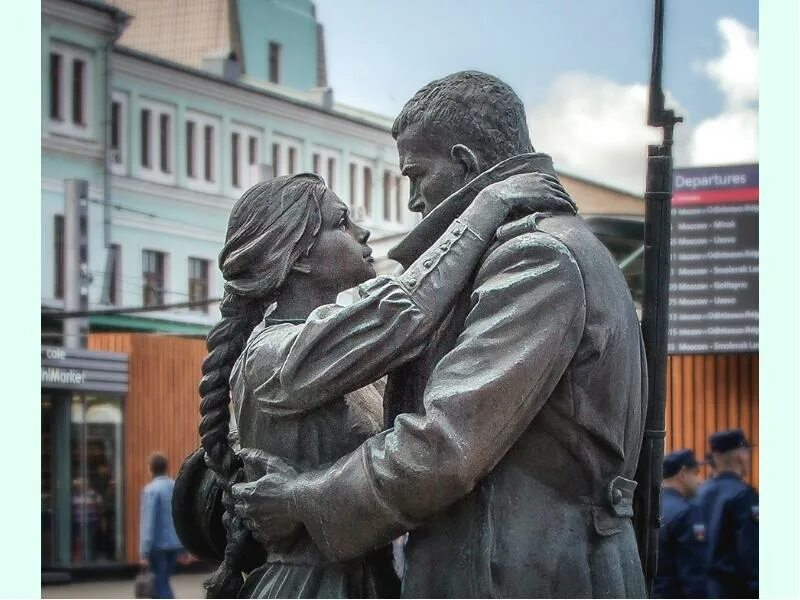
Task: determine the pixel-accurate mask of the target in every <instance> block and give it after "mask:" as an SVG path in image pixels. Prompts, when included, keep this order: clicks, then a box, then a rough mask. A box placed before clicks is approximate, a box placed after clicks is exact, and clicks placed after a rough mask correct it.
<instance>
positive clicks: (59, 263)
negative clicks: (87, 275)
mask: <svg viewBox="0 0 800 600" xmlns="http://www.w3.org/2000/svg"><path fill="white" fill-rule="evenodd" d="M53 225H54V227H55V231H54V235H53V242H54V244H53V255H54V259H55V260H54V261H53V266H54V274H55V281H54V290H55V293H54V294H53V295H54V296H55V297H56V298H63V297H64V215H56V216H55V221H54V223H53Z"/></svg>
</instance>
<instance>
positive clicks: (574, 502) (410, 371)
mask: <svg viewBox="0 0 800 600" xmlns="http://www.w3.org/2000/svg"><path fill="white" fill-rule="evenodd" d="M526 171H527V172H530V171H539V172H543V171H544V172H549V173H553V170H552V163H551V161H550V160H549V157H547V156H545V155H541V154H532V155H523V156H519V157H514V158H512V159H509V160H508V161H504V162H503V163H500V164H499V165H496V166H495V167H493V168H492V169H491V170H490V171H487V172H486V173H484V174H482V175H481V176H479V177H478V178H477V179H476V180H473V182H471V183H470V184H469V185H468V186H467V187H466V188H464V189H462V190H460V191H459V192H457V193H456V194H454V195H453V196H451V197H450V198H448V199H447V200H445V202H444V203H443V204H442V205H440V206H439V207H437V208H436V209H435V210H434V211H432V212H431V214H430V215H428V217H426V219H424V220H423V221H422V223H421V226H420V227H418V230H419V231H417V230H415V232H412V233H411V234H410V237H409V238H408V240H407V241H406V242H404V245H403V247H402V248H400V250H398V251H397V252H395V256H396V257H398V258H399V259H400V260H401V262H404V263H405V264H410V263H411V261H412V260H413V259H415V258H417V256H419V255H420V254H422V253H421V252H419V251H417V250H416V248H424V247H427V245H428V244H430V243H431V241H432V240H435V239H436V238H437V237H438V234H439V233H441V232H444V231H445V229H446V228H447V227H448V226H450V227H451V228H452V225H451V223H452V219H453V218H454V217H455V216H456V215H457V214H458V213H459V211H460V210H462V209H463V206H465V205H466V204H468V203H469V202H470V201H471V199H472V198H473V197H474V196H475V194H476V193H477V192H478V190H480V189H481V188H482V187H484V186H486V185H487V184H488V183H491V182H492V181H496V180H498V179H502V178H504V177H506V176H508V175H510V174H514V173H520V172H526ZM550 209H552V210H550ZM456 231H457V232H460V228H456ZM415 235H416V236H417V237H419V236H427V239H422V240H419V239H418V240H415V237H414V236H415ZM456 237H457V236H456ZM454 239H455V238H454ZM457 247H458V246H457V244H455V243H453V244H452V248H451V245H450V244H449V243H447V242H445V243H442V244H441V246H440V247H438V248H433V250H434V251H435V252H437V253H438V254H436V255H433V256H432V257H431V259H430V260H428V261H425V262H423V263H420V262H419V261H418V262H416V263H414V266H413V267H412V268H410V269H409V270H407V271H406V272H405V273H404V274H403V275H402V276H400V277H399V278H398V279H397V284H398V288H397V289H398V290H399V289H400V288H403V289H404V290H405V292H406V293H405V294H402V293H395V295H394V296H392V297H387V299H384V300H381V302H384V305H383V312H382V313H381V315H382V316H381V317H380V319H379V321H380V322H376V321H375V314H376V313H375V311H374V310H373V311H371V312H370V313H369V314H370V315H371V316H370V317H369V318H368V319H366V320H363V319H364V315H363V314H359V311H358V309H343V313H342V314H340V315H339V317H337V323H336V328H335V331H334V330H333V329H328V330H327V333H328V334H333V333H335V332H336V331H338V332H343V331H350V332H353V336H354V337H352V341H355V342H358V343H363V344H364V345H365V347H366V346H368V347H369V348H370V350H369V352H359V351H357V350H356V353H355V355H353V354H352V349H351V350H347V349H346V347H345V346H341V347H340V346H337V345H336V344H333V343H330V340H332V339H333V338H334V337H336V336H335V335H333V336H331V335H328V336H327V337H326V326H325V325H324V324H322V323H317V324H314V323H313V318H312V319H310V321H312V325H311V327H312V328H313V327H317V333H318V335H309V333H310V332H311V331H313V329H310V328H309V325H308V324H307V325H306V326H304V330H305V333H304V334H303V335H299V336H298V335H294V334H291V332H289V331H288V330H287V331H286V333H287V335H288V337H287V338H286V339H285V340H283V341H281V343H279V344H272V345H270V350H269V352H267V353H266V354H265V355H264V356H263V357H262V359H263V361H264V362H262V363H261V364H267V363H269V364H274V363H275V362H276V361H277V362H278V363H282V365H281V366H280V367H279V368H278V370H277V372H273V373H272V374H271V375H270V376H269V377H267V378H261V379H260V380H259V384H260V387H259V388H258V390H257V391H256V396H257V397H259V398H260V399H261V406H262V407H266V408H269V407H270V403H271V402H272V406H273V407H274V408H275V409H280V406H279V404H280V400H279V399H286V398H289V397H294V398H298V397H302V396H304V394H303V393H302V392H303V390H304V389H305V390H306V391H307V392H308V395H306V396H305V397H307V398H310V399H313V398H315V397H317V392H318V391H319V390H320V389H324V387H325V386H328V385H333V387H334V388H335V389H340V388H342V387H347V386H352V387H354V386H355V385H357V384H364V383H366V382H367V381H366V380H365V381H359V377H361V376H363V378H365V379H368V378H369V377H372V378H373V379H374V378H375V377H376V376H379V375H380V374H382V373H381V372H380V371H381V369H382V368H383V367H386V366H388V367H389V368H393V369H395V370H394V371H393V372H391V373H390V377H389V384H388V386H387V391H386V397H385V410H386V412H387V413H389V414H390V415H392V416H395V415H397V416H396V418H394V419H393V421H391V422H390V424H389V425H390V426H391V427H390V428H389V429H387V430H386V431H384V432H382V433H380V434H379V435H377V436H374V437H372V438H370V439H368V440H367V441H366V442H364V443H363V444H362V445H361V446H360V447H359V448H358V449H357V450H355V451H354V452H352V453H350V454H348V455H347V456H345V457H344V458H342V459H341V460H339V461H337V462H336V463H335V464H334V466H333V467H332V468H330V469H328V470H325V471H319V472H314V473H312V474H307V475H304V476H302V477H301V478H300V482H301V483H300V487H299V489H298V492H297V493H296V496H295V502H296V504H297V506H298V511H299V513H300V514H301V515H303V516H304V523H305V526H306V530H307V531H308V533H309V534H310V536H311V538H312V539H313V540H314V542H315V543H316V545H317V546H318V547H319V549H320V550H321V551H322V553H323V554H324V555H325V556H327V557H328V558H331V559H335V560H346V559H350V558H353V557H357V556H360V555H363V554H365V553H366V552H367V551H369V550H370V549H372V548H376V547H378V546H381V545H383V544H386V543H387V542H389V541H390V540H391V539H392V538H393V537H395V536H397V535H399V534H401V533H403V532H405V531H410V536H409V540H408V544H407V546H406V548H405V552H406V558H405V573H404V576H403V591H402V593H403V596H405V597H431V598H436V597H645V588H644V580H643V576H642V571H641V566H640V563H639V558H638V553H637V548H636V541H635V537H634V532H633V527H632V524H631V520H630V517H631V515H632V493H633V487H634V486H635V484H634V483H633V482H632V481H631V480H632V479H633V475H634V471H635V468H636V463H637V458H638V454H639V450H640V446H641V440H642V433H643V429H644V419H645V412H646V397H645V396H646V389H647V381H646V371H645V369H646V367H645V357H644V349H643V343H642V338H641V333H640V327H639V322H638V319H637V315H636V312H635V309H634V306H633V302H632V299H631V295H630V292H629V291H628V287H627V285H626V282H625V280H624V278H623V276H622V273H621V272H620V270H619V268H618V267H617V265H616V263H615V262H614V260H613V258H612V256H611V255H610V254H609V252H608V251H607V250H606V248H605V247H604V246H603V245H602V244H601V243H600V242H599V240H597V238H596V237H595V236H594V235H593V234H592V233H591V232H590V231H589V229H588V228H587V226H586V225H585V223H584V222H583V220H582V219H581V218H580V217H579V216H577V215H576V214H574V211H573V210H563V206H556V205H553V206H551V207H548V206H543V209H542V212H541V213H539V214H536V215H532V216H529V217H526V218H524V219H523V220H521V221H517V222H515V223H513V224H511V225H509V226H507V228H506V229H505V230H502V231H501V232H500V233H499V235H498V240H497V242H496V243H495V244H494V245H493V246H492V247H491V248H490V249H489V251H487V252H486V254H485V256H484V258H483V261H482V263H481V264H480V266H479V268H478V269H477V271H476V272H475V273H474V275H473V277H472V279H471V280H470V282H469V283H468V284H467V285H466V286H462V289H461V290H460V293H459V295H458V299H457V300H456V303H455V306H454V308H453V309H452V310H451V311H450V312H449V314H448V316H447V317H446V318H445V319H444V321H443V322H442V323H441V324H440V325H439V326H438V327H437V328H436V329H435V331H434V333H433V334H432V335H428V336H426V339H425V341H424V344H422V345H418V346H415V347H414V348H413V349H411V350H409V349H407V348H404V349H402V352H401V354H402V355H403V356H397V357H396V359H394V358H393V359H392V360H387V359H386V357H387V356H388V357H392V356H393V347H398V339H401V338H398V333H399V331H400V330H398V329H397V328H403V327H411V326H414V327H416V326H418V323H420V322H424V319H425V314H426V310H427V308H426V307H427V306H429V305H433V304H435V303H436V299H435V298H433V297H431V296H430V290H431V289H436V288H437V286H438V287H439V288H441V286H447V285H449V282H448V281H447V280H445V279H441V280H439V281H438V283H437V286H428V287H426V285H425V284H426V283H428V282H429V281H430V278H431V277H441V270H439V269H438V268H437V266H436V265H437V264H438V263H439V262H440V261H443V260H444V261H446V260H447V259H448V254H449V253H450V252H451V251H453V250H455V249H456V248H457ZM428 252H430V251H428ZM424 256H425V255H423V258H424ZM423 265H424V266H423ZM430 265H433V266H430ZM376 291H377V290H376ZM366 293H367V295H369V290H366ZM381 293H385V292H381ZM407 298H408V299H410V301H408V300H407ZM376 301H378V300H377V299H376ZM357 304H358V303H357ZM347 310H350V313H347V312H346V311H347ZM346 314H349V315H350V316H351V319H350V320H348V319H346V318H344V315H346ZM364 314H366V313H364ZM420 315H421V316H420ZM312 317H313V314H312ZM409 331H411V330H409V329H406V330H405V331H404V332H403V335H409ZM289 338H291V339H289ZM359 340H360V341H359ZM346 350H347V351H346ZM348 352H349V353H348ZM251 356H257V354H251ZM354 358H355V359H354ZM409 358H411V359H412V360H410V361H409ZM262 359H257V360H258V362H260V361H261V360H262ZM255 364H257V363H254V365H255ZM400 365H404V366H400ZM250 372H251V373H256V372H257V369H253V370H251V371H250ZM343 378H344V379H346V380H347V382H346V384H343V383H341V381H340V380H341V379H343ZM313 382H319V385H317V384H315V383H313ZM331 382H333V383H331ZM337 382H339V383H337ZM287 386H288V388H287ZM304 386H305V387H304ZM289 388H290V389H289ZM298 393H299V396H298ZM274 399H278V400H274ZM301 405H302V403H301ZM295 408H296V406H295ZM301 408H302V406H301ZM237 417H241V418H239V419H238V420H239V423H240V427H242V426H244V425H245V422H246V419H245V416H244V415H239V414H237Z"/></svg>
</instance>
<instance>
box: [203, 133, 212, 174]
mask: <svg viewBox="0 0 800 600" xmlns="http://www.w3.org/2000/svg"><path fill="white" fill-rule="evenodd" d="M203 150H204V151H203V157H204V160H205V170H204V171H203V176H204V177H205V180H206V181H210V182H213V181H214V128H213V127H212V126H211V125H206V126H205V127H204V128H203Z"/></svg>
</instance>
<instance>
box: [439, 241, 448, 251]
mask: <svg viewBox="0 0 800 600" xmlns="http://www.w3.org/2000/svg"><path fill="white" fill-rule="evenodd" d="M449 247H450V246H448V245H447V242H444V243H442V244H441V245H440V246H439V249H440V250H444V251H445V252H446V251H447V249H448V248H449Z"/></svg>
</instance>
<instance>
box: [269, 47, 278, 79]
mask: <svg viewBox="0 0 800 600" xmlns="http://www.w3.org/2000/svg"><path fill="white" fill-rule="evenodd" d="M268 64H269V81H270V83H280V82H281V45H280V44H278V43H276V42H270V43H269V57H268Z"/></svg>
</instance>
